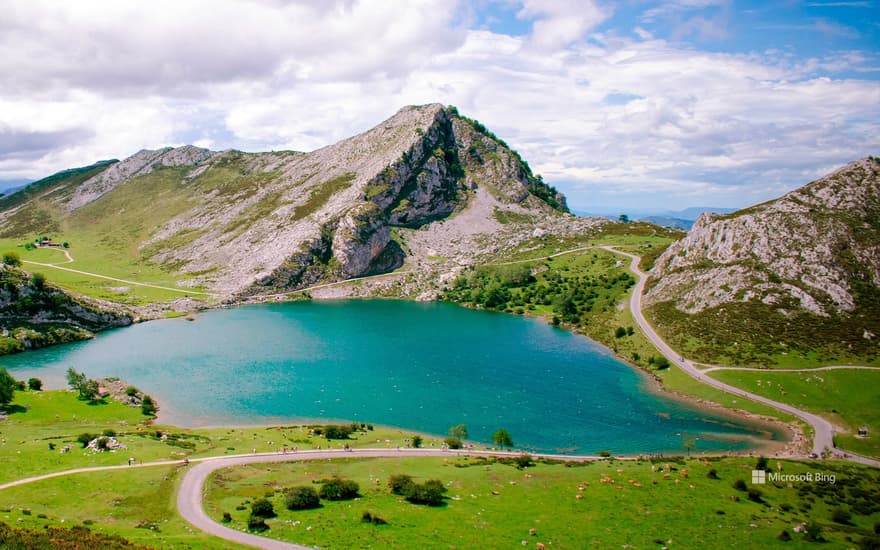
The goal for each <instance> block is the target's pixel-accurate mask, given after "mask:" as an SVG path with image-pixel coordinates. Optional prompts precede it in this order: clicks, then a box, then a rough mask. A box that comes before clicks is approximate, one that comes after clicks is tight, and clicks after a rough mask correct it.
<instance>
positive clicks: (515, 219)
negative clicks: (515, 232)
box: [493, 208, 535, 225]
mask: <svg viewBox="0 0 880 550" xmlns="http://www.w3.org/2000/svg"><path fill="white" fill-rule="evenodd" d="M493 216H494V217H495V219H496V220H498V223H501V224H505V225H507V224H509V223H523V224H526V223H534V221H535V219H534V218H533V217H532V216H530V215H529V214H523V213H521V212H511V211H510V210H501V209H499V208H496V209H495V211H494V212H493Z"/></svg>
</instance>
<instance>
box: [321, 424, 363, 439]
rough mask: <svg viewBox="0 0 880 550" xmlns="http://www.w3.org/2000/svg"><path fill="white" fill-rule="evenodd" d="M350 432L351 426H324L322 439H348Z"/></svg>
mask: <svg viewBox="0 0 880 550" xmlns="http://www.w3.org/2000/svg"><path fill="white" fill-rule="evenodd" d="M352 431H354V430H352V429H351V426H336V425H333V424H331V425H329V426H324V429H323V430H322V432H323V434H324V437H326V438H327V439H348V436H350V435H351V432H352ZM316 433H317V431H316Z"/></svg>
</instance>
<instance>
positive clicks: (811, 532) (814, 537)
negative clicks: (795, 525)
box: [803, 521, 823, 542]
mask: <svg viewBox="0 0 880 550" xmlns="http://www.w3.org/2000/svg"><path fill="white" fill-rule="evenodd" d="M803 533H804V540H805V541H807V542H819V541H821V540H823V539H822V526H821V525H819V524H818V523H816V522H815V521H808V522H807V524H806V525H805V526H804V531H803Z"/></svg>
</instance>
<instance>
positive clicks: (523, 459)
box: [514, 454, 535, 470]
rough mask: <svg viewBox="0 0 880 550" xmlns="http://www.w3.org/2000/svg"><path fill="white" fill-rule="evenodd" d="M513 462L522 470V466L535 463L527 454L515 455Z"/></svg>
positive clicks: (529, 466)
mask: <svg viewBox="0 0 880 550" xmlns="http://www.w3.org/2000/svg"><path fill="white" fill-rule="evenodd" d="M514 462H516V467H517V468H519V469H520V470H522V469H523V468H531V467H532V466H534V465H535V462H534V460H532V457H531V456H530V455H527V454H521V455H519V456H518V457H516V458H515V459H514Z"/></svg>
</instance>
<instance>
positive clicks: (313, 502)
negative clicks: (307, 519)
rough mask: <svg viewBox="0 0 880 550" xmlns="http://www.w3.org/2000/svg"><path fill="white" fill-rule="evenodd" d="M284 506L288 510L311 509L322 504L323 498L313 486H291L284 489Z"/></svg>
mask: <svg viewBox="0 0 880 550" xmlns="http://www.w3.org/2000/svg"><path fill="white" fill-rule="evenodd" d="M284 506H285V507H286V508H287V509H288V510H311V509H312V508H318V507H319V506H321V500H320V499H319V498H318V493H317V492H316V491H315V490H314V489H313V488H312V487H291V488H290V489H286V490H285V491H284Z"/></svg>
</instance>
